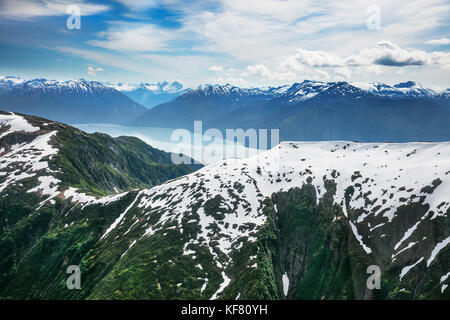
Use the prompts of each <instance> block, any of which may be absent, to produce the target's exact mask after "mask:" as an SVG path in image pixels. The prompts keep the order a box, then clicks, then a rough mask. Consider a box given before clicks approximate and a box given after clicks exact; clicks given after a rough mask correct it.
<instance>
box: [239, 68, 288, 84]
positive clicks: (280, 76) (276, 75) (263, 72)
mask: <svg viewBox="0 0 450 320" xmlns="http://www.w3.org/2000/svg"><path fill="white" fill-rule="evenodd" d="M243 75H244V76H249V75H251V76H256V77H259V78H266V79H269V80H276V81H292V80H294V79H295V73H294V72H272V71H271V70H270V69H269V68H267V67H266V66H265V65H263V64H254V65H250V66H248V67H247V69H246V72H244V73H243Z"/></svg>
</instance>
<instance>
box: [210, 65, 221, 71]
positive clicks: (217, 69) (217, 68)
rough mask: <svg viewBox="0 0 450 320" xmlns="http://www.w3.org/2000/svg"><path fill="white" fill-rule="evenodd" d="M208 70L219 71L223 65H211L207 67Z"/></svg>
mask: <svg viewBox="0 0 450 320" xmlns="http://www.w3.org/2000/svg"><path fill="white" fill-rule="evenodd" d="M208 70H209V71H212V72H219V71H222V70H223V67H222V66H211V67H209V68H208Z"/></svg>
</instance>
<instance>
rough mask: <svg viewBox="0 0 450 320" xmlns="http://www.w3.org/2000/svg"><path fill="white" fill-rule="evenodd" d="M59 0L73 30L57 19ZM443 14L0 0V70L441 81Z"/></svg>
mask: <svg viewBox="0 0 450 320" xmlns="http://www.w3.org/2000/svg"><path fill="white" fill-rule="evenodd" d="M70 5H76V6H77V7H78V8H79V9H80V12H81V16H80V19H81V29H79V30H78V29H73V30H70V29H68V28H67V26H66V21H67V19H68V18H69V16H70V14H68V13H67V8H68V7H69V6H70ZM448 17H450V2H449V1H448V0H444V1H442V0H428V1H423V0H421V1H417V0H409V1H387V0H383V1H375V0H371V1H365V0H347V1H323V0H315V1H313V0H303V1H298V0H223V1H179V0H161V1H157V0H147V1H144V0H116V1H107V2H106V1H87V0H85V1H82V0H78V1H75V0H74V1H67V0H41V1H30V0H2V1H1V2H0V75H3V76H5V75H15V76H20V77H25V78H36V77H45V78H51V79H60V80H66V79H78V78H85V79H89V80H99V81H110V82H123V83H137V82H141V81H145V82H158V81H163V80H167V81H173V80H178V81H180V82H182V83H184V84H185V86H188V87H194V86H197V85H199V84H204V83H231V84H235V85H239V86H245V87H248V86H265V85H281V84H288V83H293V82H300V81H302V80H304V79H315V80H322V81H378V82H385V83H389V84H393V83H398V82H401V81H406V80H415V81H417V82H420V83H422V84H423V85H425V86H428V87H433V88H448V87H450V81H449V80H450V77H449V76H450V51H449V49H450V23H449V19H448Z"/></svg>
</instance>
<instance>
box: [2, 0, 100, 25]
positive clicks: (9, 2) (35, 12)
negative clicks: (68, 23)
mask: <svg viewBox="0 0 450 320" xmlns="http://www.w3.org/2000/svg"><path fill="white" fill-rule="evenodd" d="M70 5H78V6H79V7H80V11H81V16H89V15H93V14H97V13H100V12H103V11H107V10H109V6H107V5H101V4H90V3H84V2H83V1H81V0H75V1H70V0H44V1H31V0H3V1H2V2H1V3H0V16H2V17H4V18H8V19H19V20H21V19H29V18H34V17H48V16H61V15H67V13H66V10H67V8H68V7H69V6H70Z"/></svg>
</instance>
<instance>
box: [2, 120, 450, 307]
mask: <svg viewBox="0 0 450 320" xmlns="http://www.w3.org/2000/svg"><path fill="white" fill-rule="evenodd" d="M30 124H31V126H33V127H35V126H36V123H32V122H30ZM11 127H12V126H11ZM6 129H7V130H10V129H8V128H6ZM3 130H5V129H3ZM26 130H34V129H32V128H29V127H28V128H27V129H26ZM26 130H22V131H24V132H22V134H26ZM56 131H61V129H59V130H56ZM3 132H6V131H3ZM33 132H34V131H33ZM50 132H52V131H50ZM42 134H46V133H44V132H42ZM7 136H9V133H8V135H7ZM56 136H58V135H57V134H56ZM5 137H6V136H5ZM3 139H4V137H3ZM8 139H9V138H8ZM30 140H31V141H34V140H33V139H30ZM50 141H52V140H50ZM71 141H72V140H71ZM54 147H58V146H57V145H54ZM59 148H61V146H59ZM125 149H127V150H129V149H130V147H127V148H125ZM95 150H97V148H94V149H92V158H93V159H94V160H95V161H99V160H98V159H102V153H101V152H97V151H95ZM10 152H11V151H10ZM49 152H50V151H49ZM41 153H42V154H45V152H41ZM7 154H8V153H7ZM57 154H58V152H56V153H55V154H54V155H53V157H51V159H50V158H48V160H46V161H48V163H49V168H50V169H51V170H56V168H55V169H53V167H52V166H51V165H50V163H52V162H51V160H52V159H57V156H56V155H57ZM88 154H89V152H88ZM68 157H69V156H68ZM109 157H110V156H109V155H106V156H105V157H104V159H109ZM120 158H121V159H122V158H123V156H121V157H120ZM46 159H47V158H46ZM3 160H6V161H10V160H9V158H8V157H7V158H2V161H3ZM43 160H45V159H43ZM449 160H450V144H449V143H408V144H376V143H370V144H368V143H352V142H316V143H300V142H284V143H281V144H280V145H279V146H277V147H276V148H273V149H271V150H269V151H267V152H264V153H261V154H259V155H257V156H255V157H252V158H248V159H227V160H224V161H221V162H218V163H215V164H213V165H210V166H207V167H204V168H202V169H200V170H198V171H196V172H193V173H190V174H188V175H184V176H181V177H178V178H175V179H173V180H170V181H167V182H164V183H162V184H160V185H157V186H154V187H151V188H148V187H145V188H142V189H137V190H132V191H128V192H123V193H121V194H116V195H110V196H105V197H100V198H98V197H94V196H92V195H86V194H82V193H81V191H80V190H86V191H85V192H88V191H89V187H90V186H91V185H90V183H89V182H86V186H85V187H84V188H85V189H81V188H82V187H83V185H82V184H79V185H76V186H70V187H69V186H67V187H65V188H67V189H66V190H65V191H64V192H63V193H61V192H59V193H57V194H56V195H55V196H53V197H52V195H53V193H51V194H50V195H47V196H44V195H45V193H44V192H42V191H39V190H41V189H42V187H36V186H35V184H36V182H34V184H30V185H29V186H25V179H22V180H18V178H17V176H20V173H19V174H14V175H11V174H6V175H4V178H2V179H9V180H8V181H9V182H8V187H7V188H5V189H4V190H3V193H2V207H1V219H2V223H3V225H2V233H1V234H0V257H1V260H0V281H1V285H0V288H1V289H0V296H1V297H3V298H44V299H448V298H449V289H448V288H447V285H448V283H449V281H450V279H449V265H450V264H449V262H450V260H449V259H450V249H449V248H450V246H449V245H448V244H449V243H450V221H449V214H450V198H449V194H450V192H449V190H450V189H449V188H450V180H449V177H450V176H449V175H450V167H449V163H450V161H449ZM11 161H12V160H11ZM40 162H42V161H39V162H38V163H40ZM31 163H32V162H31ZM82 163H83V164H85V163H86V162H85V161H83V162H82ZM100 163H104V162H100ZM41 167H42V164H39V165H36V166H34V167H33V168H41ZM74 167H76V168H77V170H78V171H74V172H83V170H84V168H85V166H74ZM87 167H88V168H91V171H90V172H93V174H96V173H97V174H98V170H99V168H102V166H101V165H98V164H96V163H95V162H94V165H92V166H87ZM143 167H147V165H143ZM8 168H9V169H8V170H13V167H8ZM64 168H65V167H64ZM67 168H71V167H70V166H67ZM120 168H121V167H117V169H120ZM128 169H129V168H128V167H127V165H126V164H124V169H123V170H119V172H125V171H126V170H128ZM30 170H31V169H30ZM46 170H47V169H46ZM60 170H61V171H62V170H63V169H60ZM8 172H9V171H8ZM11 172H12V171H11ZM32 172H33V171H26V173H29V174H31V173H32ZM100 172H103V171H100ZM129 172H130V171H129ZM131 172H135V171H131ZM47 174H48V175H52V172H47V173H46V175H47ZM60 174H62V175H61V176H58V175H55V176H54V178H55V179H60V180H61V183H60V184H58V186H59V187H58V190H59V189H60V188H61V186H62V185H63V181H66V180H65V179H63V178H62V177H63V176H64V174H67V172H63V173H60ZM40 176H44V175H43V174H41V175H40ZM52 176H53V175H52ZM100 176H102V175H100ZM133 176H134V177H136V176H137V175H133ZM143 176H144V177H145V176H147V175H146V174H144V175H143ZM83 177H84V176H83ZM38 178H39V176H38V177H37V178H33V179H34V180H32V179H31V180H30V181H36V179H38ZM49 179H50V178H47V179H44V181H48V180H49ZM85 179H87V178H85ZM2 181H6V180H2ZM86 181H87V180H86ZM94 181H95V182H97V181H98V179H95V180H94ZM100 181H102V180H101V179H100ZM106 181H111V180H110V179H107V180H106ZM139 181H142V179H140V180H139ZM43 183H44V182H41V184H40V185H39V186H41V185H42V184H43ZM19 184H20V185H19ZM105 185H106V186H108V183H104V184H100V183H98V182H97V184H95V187H96V188H99V189H101V190H107V188H105V187H103V186H105ZM114 186H116V187H117V184H115V185H114ZM49 188H50V189H51V188H54V184H52V183H50V184H49ZM75 188H80V189H78V190H74V189H75ZM102 188H103V189H102ZM42 190H45V188H44V189H42ZM52 190H53V189H52ZM122 190H123V189H122ZM25 191H30V192H25ZM55 192H56V191H55ZM25 193H26V198H24V197H22V195H23V194H25ZM105 193H106V191H105ZM3 199H5V201H3ZM13 212H14V213H13ZM14 219H15V220H14ZM13 220H14V223H13V222H12V221H13ZM69 265H78V266H80V269H81V275H82V286H81V289H80V290H68V289H67V288H66V279H67V274H66V268H67V267H68V266H69ZM372 265H376V266H378V267H379V269H380V270H381V275H380V281H381V287H380V289H376V290H369V289H368V288H367V286H366V281H367V279H368V277H369V276H370V274H368V273H367V268H368V267H369V266H372Z"/></svg>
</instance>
